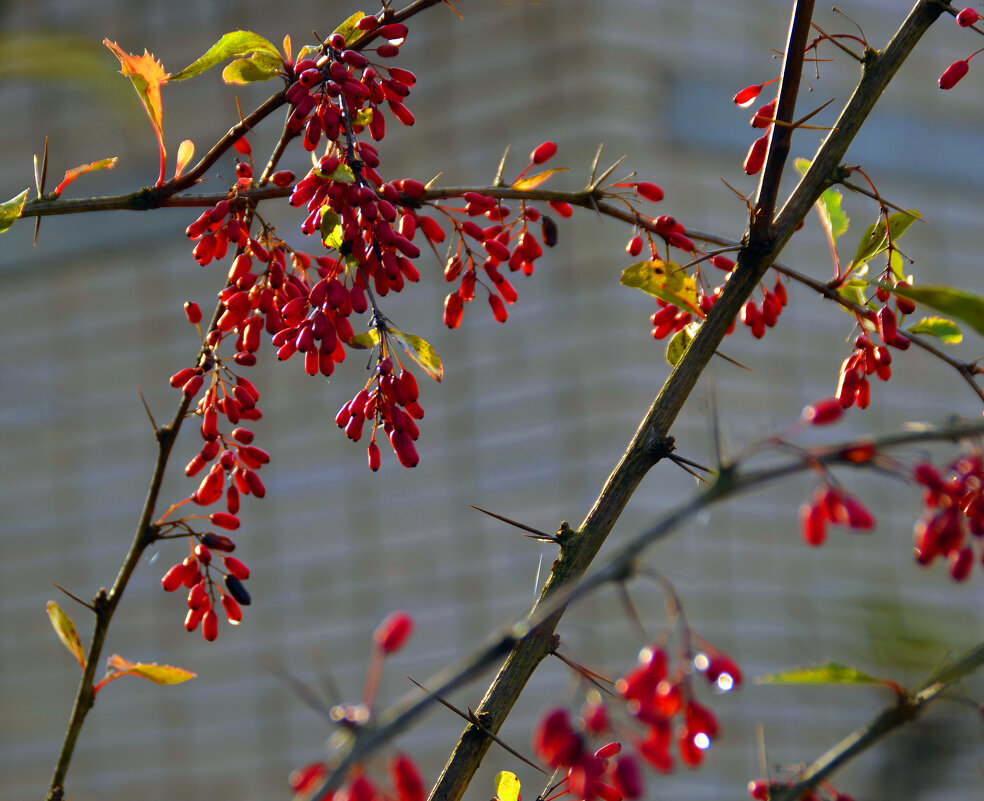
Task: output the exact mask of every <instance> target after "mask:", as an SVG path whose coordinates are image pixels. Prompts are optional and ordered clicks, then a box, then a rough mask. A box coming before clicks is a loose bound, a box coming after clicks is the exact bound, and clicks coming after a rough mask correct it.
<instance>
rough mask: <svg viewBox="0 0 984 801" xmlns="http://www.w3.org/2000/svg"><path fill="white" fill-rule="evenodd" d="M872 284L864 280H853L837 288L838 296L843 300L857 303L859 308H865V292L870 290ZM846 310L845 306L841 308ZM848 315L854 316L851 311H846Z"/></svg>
mask: <svg viewBox="0 0 984 801" xmlns="http://www.w3.org/2000/svg"><path fill="white" fill-rule="evenodd" d="M869 285H870V284H869V283H868V282H867V281H865V280H864V279H863V278H851V279H849V280H847V281H845V282H844V283H843V284H841V285H840V286H839V287H837V294H838V295H840V296H841V297H842V298H845V299H846V300H849V301H851V303H856V304H857V305H858V306H864V305H866V304H865V299H864V291H865V289H867V288H868V286H869ZM841 308H842V309H843V308H844V307H843V306H842V307H841ZM844 311H846V312H847V313H848V314H854V312H852V311H851V310H850V309H844Z"/></svg>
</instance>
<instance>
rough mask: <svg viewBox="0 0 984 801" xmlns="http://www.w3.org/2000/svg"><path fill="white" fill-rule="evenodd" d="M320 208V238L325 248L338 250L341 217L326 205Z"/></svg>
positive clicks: (340, 239)
mask: <svg viewBox="0 0 984 801" xmlns="http://www.w3.org/2000/svg"><path fill="white" fill-rule="evenodd" d="M322 209H323V211H322V214H321V239H322V240H323V241H324V243H325V247H326V248H334V249H335V250H338V249H339V248H340V247H341V246H342V218H341V217H339V216H338V213H337V212H335V211H334V210H332V209H330V208H328V207H327V206H323V207H322Z"/></svg>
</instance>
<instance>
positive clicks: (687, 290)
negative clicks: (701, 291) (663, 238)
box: [619, 259, 701, 314]
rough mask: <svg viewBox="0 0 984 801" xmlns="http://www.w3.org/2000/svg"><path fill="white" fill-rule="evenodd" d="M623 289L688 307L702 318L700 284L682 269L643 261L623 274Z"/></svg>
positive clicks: (621, 280) (668, 263)
mask: <svg viewBox="0 0 984 801" xmlns="http://www.w3.org/2000/svg"><path fill="white" fill-rule="evenodd" d="M619 281H620V283H621V284H622V285H623V286H627V287H631V288H632V289H640V290H642V291H643V292H645V293H646V294H647V295H655V296H656V297H657V298H662V299H663V300H665V301H666V302H667V303H672V304H674V305H676V306H679V307H680V308H683V307H685V306H686V307H689V308H690V309H691V310H692V311H694V312H696V313H697V314H700V313H701V312H700V307H699V306H698V305H697V283H696V282H695V281H694V279H693V278H692V277H691V276H689V275H687V273H686V272H685V271H684V270H681V269H680V265H678V264H676V263H674V262H672V261H659V260H658V259H656V260H654V261H640V262H636V263H635V264H631V265H629V266H628V267H626V268H625V269H624V270H623V271H622V277H621V278H620V279H619Z"/></svg>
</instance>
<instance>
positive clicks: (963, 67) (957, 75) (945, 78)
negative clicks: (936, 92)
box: [939, 8, 981, 89]
mask: <svg viewBox="0 0 984 801" xmlns="http://www.w3.org/2000/svg"><path fill="white" fill-rule="evenodd" d="M980 18H981V15H980V14H978V13H977V11H975V10H974V9H972V8H965V9H964V10H963V11H961V12H959V13H958V14H957V15H956V20H957V25H959V26H960V27H961V28H969V27H971V26H972V25H975V24H976V23H977V21H978V20H980ZM979 52H981V51H980V50H978V51H977V52H976V53H971V54H970V55H969V56H967V58H962V59H960V60H959V61H954V62H953V63H952V64H951V65H950V66H949V67H947V68H946V69H945V70H944V71H943V74H942V75H941V76H940V79H939V85H940V89H952V88H953V87H954V86H956V85H957V83H959V82H960V80H961V79H962V78H963V77H964V75H966V74H967V73H968V72H969V71H970V60H971V59H972V58H973V57H974V56H976V55H977V53H979Z"/></svg>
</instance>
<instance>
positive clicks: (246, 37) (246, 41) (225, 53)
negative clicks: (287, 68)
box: [171, 31, 282, 81]
mask: <svg viewBox="0 0 984 801" xmlns="http://www.w3.org/2000/svg"><path fill="white" fill-rule="evenodd" d="M252 53H266V54H269V55H271V56H274V57H275V58H276V61H277V65H278V66H277V69H278V71H279V69H280V66H282V65H281V62H280V53H279V51H278V50H277V48H276V47H275V46H274V45H272V44H271V43H270V42H268V41H267V40H266V39H264V38H263V37H262V36H260V35H259V34H258V33H253V32H251V31H232V32H231V33H227V34H226V35H225V36H223V37H222V38H221V39H219V41H217V42H216V43H215V44H214V45H212V46H211V47H210V48H209V49H208V50H207V51H206V52H205V55H203V56H202V57H201V58H199V59H198V60H197V61H194V62H192V63H191V64H189V65H188V66H187V67H185V68H184V69H183V70H181V71H180V72H176V73H174V74H173V75H171V80H172V81H183V80H185V79H186V78H193V77H194V76H196V75H201V74H202V73H203V72H205V71H206V70H210V69H211V68H212V67H214V66H215V65H216V64H221V63H222V62H223V61H225V60H226V59H228V58H233V57H235V56H248V55H250V54H252ZM267 77H272V76H267ZM252 80H265V79H263V78H253V79H252Z"/></svg>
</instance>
